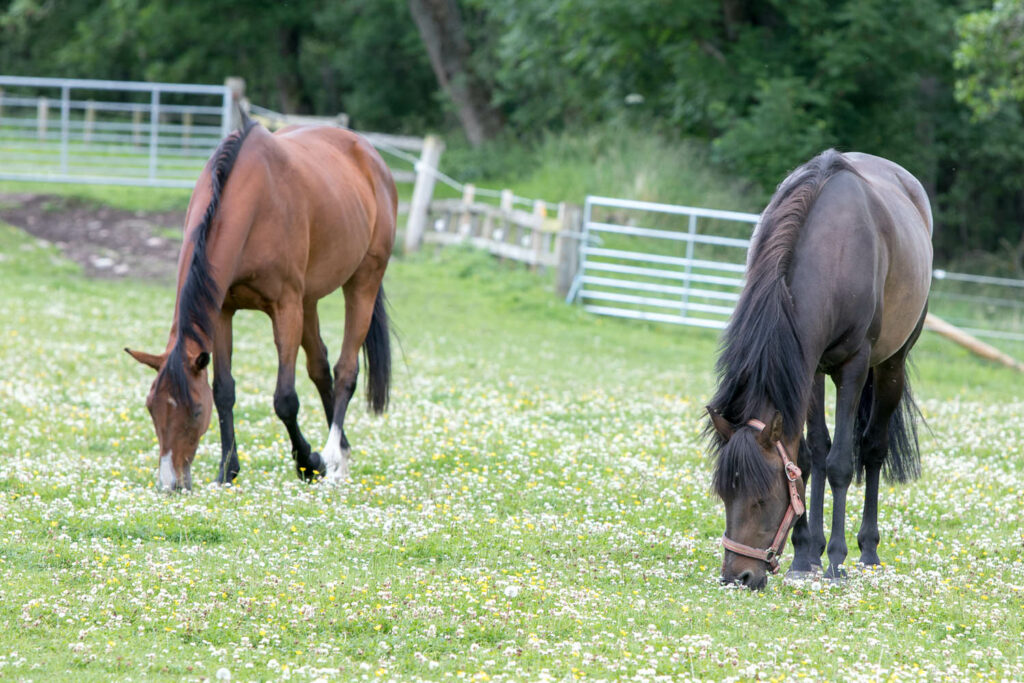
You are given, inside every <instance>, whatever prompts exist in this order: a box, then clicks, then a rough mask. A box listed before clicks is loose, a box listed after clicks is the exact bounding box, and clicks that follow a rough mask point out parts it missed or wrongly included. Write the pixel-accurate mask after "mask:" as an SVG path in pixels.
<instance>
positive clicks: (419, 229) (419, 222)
mask: <svg viewBox="0 0 1024 683" xmlns="http://www.w3.org/2000/svg"><path fill="white" fill-rule="evenodd" d="M443 151H444V143H443V142H442V141H441V139H440V138H437V137H435V136H433V135H428V136H427V137H426V138H425V139H424V140H423V153H422V154H421V155H420V160H419V161H418V162H416V183H415V184H414V185H413V188H412V201H410V202H409V219H408V221H407V222H406V224H405V251H406V252H414V251H416V250H417V249H419V248H420V244H422V243H423V231H424V229H425V228H426V225H427V218H428V213H429V211H430V200H431V199H433V197H434V182H435V180H436V176H435V175H434V174H435V172H436V171H437V167H438V165H439V164H440V161H441V152H443Z"/></svg>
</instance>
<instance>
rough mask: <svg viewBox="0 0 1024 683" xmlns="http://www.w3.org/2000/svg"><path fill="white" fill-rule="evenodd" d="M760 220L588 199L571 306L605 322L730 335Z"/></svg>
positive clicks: (736, 214)
mask: <svg viewBox="0 0 1024 683" xmlns="http://www.w3.org/2000/svg"><path fill="white" fill-rule="evenodd" d="M757 219H758V215H757V214H752V213H739V212H735V211H716V210H713V209H701V208H695V207H689V206H675V205H671V204H655V203H652V202H639V201H631V200H628V199H612V198H609V197H587V200H586V203H585V204H584V206H583V234H582V237H581V240H580V264H579V270H578V271H577V275H576V279H575V281H574V283H573V286H572V288H571V289H570V291H569V295H568V300H569V301H573V300H579V301H581V302H582V303H583V306H584V308H585V309H586V310H588V311H591V312H594V313H598V314H601V315H610V316H616V317H622V318H636V319H641V320H654V321H658V322H668V323H677V324H683V325H696V326H699V327H711V328H717V329H720V328H723V327H725V325H726V322H727V321H728V319H729V315H730V314H731V313H732V309H733V307H734V305H735V303H736V300H737V299H738V298H739V292H740V290H741V289H742V287H743V272H744V270H745V263H744V261H745V258H746V253H747V246H748V245H749V244H750V241H749V235H750V233H751V230H752V228H751V225H752V224H754V223H757Z"/></svg>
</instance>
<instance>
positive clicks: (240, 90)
mask: <svg viewBox="0 0 1024 683" xmlns="http://www.w3.org/2000/svg"><path fill="white" fill-rule="evenodd" d="M224 85H225V86H226V87H227V89H228V90H230V91H231V100H232V101H233V102H234V104H235V106H233V107H231V130H241V128H242V113H241V111H239V110H240V109H241V108H242V106H243V104H242V103H243V102H244V101H245V79H244V78H239V77H238V76H228V77H227V78H225V79H224Z"/></svg>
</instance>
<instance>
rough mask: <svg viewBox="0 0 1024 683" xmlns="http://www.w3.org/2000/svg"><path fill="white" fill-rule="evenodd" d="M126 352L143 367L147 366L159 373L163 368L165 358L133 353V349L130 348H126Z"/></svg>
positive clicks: (141, 352)
mask: <svg viewBox="0 0 1024 683" xmlns="http://www.w3.org/2000/svg"><path fill="white" fill-rule="evenodd" d="M125 351H127V352H128V355H129V356H131V357H132V358H134V359H135V360H137V361H139V362H140V363H142V364H143V365H147V366H149V367H151V368H153V369H154V370H157V371H159V370H160V368H161V367H163V364H164V357H163V356H155V355H153V354H152V353H146V352H145V351H133V350H132V349H129V348H125Z"/></svg>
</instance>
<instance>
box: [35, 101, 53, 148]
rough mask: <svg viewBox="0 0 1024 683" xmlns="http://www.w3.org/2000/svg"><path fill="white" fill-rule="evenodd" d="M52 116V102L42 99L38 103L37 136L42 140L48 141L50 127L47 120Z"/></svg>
mask: <svg viewBox="0 0 1024 683" xmlns="http://www.w3.org/2000/svg"><path fill="white" fill-rule="evenodd" d="M49 116H50V100H48V99H47V98H45V97H40V98H39V99H38V100H37V101H36V134H37V135H38V137H39V139H40V140H45V139H46V130H47V128H48V127H49V125H48V124H47V122H46V119H47V118H48V117H49Z"/></svg>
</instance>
